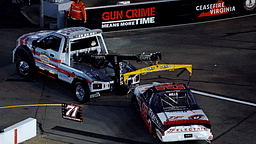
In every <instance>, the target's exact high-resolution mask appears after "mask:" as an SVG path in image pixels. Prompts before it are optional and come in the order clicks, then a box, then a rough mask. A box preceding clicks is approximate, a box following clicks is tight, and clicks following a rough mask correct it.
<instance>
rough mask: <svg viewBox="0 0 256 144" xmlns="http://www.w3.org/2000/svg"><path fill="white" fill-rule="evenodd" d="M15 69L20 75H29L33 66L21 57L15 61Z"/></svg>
mask: <svg viewBox="0 0 256 144" xmlns="http://www.w3.org/2000/svg"><path fill="white" fill-rule="evenodd" d="M16 70H17V72H18V74H19V75H20V76H22V77H30V76H31V75H32V74H33V66H32V65H31V64H30V62H29V60H27V59H25V58H21V59H19V60H18V61H17V63H16Z"/></svg>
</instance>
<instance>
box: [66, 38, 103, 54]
mask: <svg viewBox="0 0 256 144" xmlns="http://www.w3.org/2000/svg"><path fill="white" fill-rule="evenodd" d="M98 46H99V44H98V41H97V38H96V36H95V37H88V38H84V39H78V40H74V41H72V42H71V51H77V50H84V49H87V50H90V49H88V48H91V49H92V50H93V48H96V47H98ZM95 50H96V49H95Z"/></svg>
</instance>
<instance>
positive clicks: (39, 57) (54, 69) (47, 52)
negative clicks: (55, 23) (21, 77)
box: [35, 35, 64, 74]
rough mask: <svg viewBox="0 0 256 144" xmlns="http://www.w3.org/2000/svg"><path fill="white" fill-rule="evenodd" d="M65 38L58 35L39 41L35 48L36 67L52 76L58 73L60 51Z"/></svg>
mask: <svg viewBox="0 0 256 144" xmlns="http://www.w3.org/2000/svg"><path fill="white" fill-rule="evenodd" d="M63 41H64V38H62V37H61V36H58V35H51V36H47V37H45V38H43V39H41V40H40V41H39V43H38V44H37V47H36V48H35V54H36V61H35V62H36V65H37V66H38V67H39V68H40V69H42V70H47V71H49V72H50V73H52V74H57V73H58V65H59V63H60V62H61V60H60V54H59V50H60V47H61V46H63V43H64V42H63Z"/></svg>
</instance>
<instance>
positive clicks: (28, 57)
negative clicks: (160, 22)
mask: <svg viewBox="0 0 256 144" xmlns="http://www.w3.org/2000/svg"><path fill="white" fill-rule="evenodd" d="M160 59H161V53H158V52H157V53H151V54H149V55H145V54H138V55H118V54H109V52H108V49H107V47H106V44H105V42H104V39H103V36H102V31H101V30H99V29H95V30H90V29H88V28H85V27H73V28H64V29H61V30H57V31H50V30H45V31H39V32H33V33H29V34H25V35H22V36H21V37H19V38H18V40H17V45H16V48H15V49H14V50H13V60H12V61H13V63H16V70H17V72H18V74H19V75H20V76H22V77H31V76H32V75H33V74H34V73H35V72H36V71H37V72H39V73H41V74H45V75H47V76H50V77H52V78H56V79H60V80H62V81H65V82H67V83H69V84H72V85H73V87H74V91H73V93H74V95H75V97H76V99H77V100H78V101H79V102H88V101H90V98H93V97H98V96H100V93H99V92H100V91H104V90H110V91H113V90H124V88H125V86H126V85H125V84H124V79H123V74H125V73H127V72H131V71H135V70H137V68H136V67H134V66H133V65H132V64H131V63H129V62H127V61H125V60H136V61H150V62H152V63H154V62H155V61H158V60H160ZM126 83H128V84H129V86H130V87H133V86H134V87H135V86H136V85H138V84H139V83H140V75H139V74H135V75H132V76H131V77H129V79H127V81H126ZM130 87H129V88H130Z"/></svg>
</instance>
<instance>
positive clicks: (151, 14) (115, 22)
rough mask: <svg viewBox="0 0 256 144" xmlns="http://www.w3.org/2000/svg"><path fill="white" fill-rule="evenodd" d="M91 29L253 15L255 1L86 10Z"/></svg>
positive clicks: (172, 1)
mask: <svg viewBox="0 0 256 144" xmlns="http://www.w3.org/2000/svg"><path fill="white" fill-rule="evenodd" d="M86 13H87V23H86V24H84V26H85V27H88V28H90V29H96V28H99V29H102V30H103V31H105V32H106V31H118V30H128V29H139V28H149V27H158V26H168V25H177V24H186V23H195V22H204V21H211V20H218V19H224V18H230V17H235V16H242V15H246V14H252V13H255V0H238V1H234V0H204V1H203V0H193V1H192V0H169V1H166V0H165V1H152V2H143V3H135V4H127V5H114V6H103V7H94V8H86Z"/></svg>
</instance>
